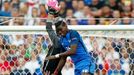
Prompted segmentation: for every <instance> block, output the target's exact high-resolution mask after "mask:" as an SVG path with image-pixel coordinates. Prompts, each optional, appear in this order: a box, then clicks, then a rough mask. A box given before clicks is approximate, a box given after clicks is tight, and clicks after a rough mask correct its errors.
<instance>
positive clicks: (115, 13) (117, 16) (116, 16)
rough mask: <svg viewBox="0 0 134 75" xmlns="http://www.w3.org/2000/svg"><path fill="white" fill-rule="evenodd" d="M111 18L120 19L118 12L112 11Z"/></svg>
mask: <svg viewBox="0 0 134 75" xmlns="http://www.w3.org/2000/svg"><path fill="white" fill-rule="evenodd" d="M112 16H113V18H121V14H120V11H119V10H114V11H113V14H112Z"/></svg>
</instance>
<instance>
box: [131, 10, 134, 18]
mask: <svg viewBox="0 0 134 75" xmlns="http://www.w3.org/2000/svg"><path fill="white" fill-rule="evenodd" d="M131 17H132V18H134V10H132V12H131Z"/></svg>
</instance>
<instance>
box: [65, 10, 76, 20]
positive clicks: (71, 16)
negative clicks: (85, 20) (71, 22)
mask: <svg viewBox="0 0 134 75" xmlns="http://www.w3.org/2000/svg"><path fill="white" fill-rule="evenodd" d="M73 17H74V16H73V10H72V9H67V13H66V18H73Z"/></svg>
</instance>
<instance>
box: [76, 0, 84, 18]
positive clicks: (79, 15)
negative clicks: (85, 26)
mask: <svg viewBox="0 0 134 75" xmlns="http://www.w3.org/2000/svg"><path fill="white" fill-rule="evenodd" d="M84 6H85V4H84V1H82V0H81V1H78V10H77V11H76V12H75V13H74V17H76V18H84V13H83V9H84Z"/></svg>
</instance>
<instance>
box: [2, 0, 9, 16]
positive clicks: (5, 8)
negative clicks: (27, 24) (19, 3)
mask: <svg viewBox="0 0 134 75" xmlns="http://www.w3.org/2000/svg"><path fill="white" fill-rule="evenodd" d="M0 16H7V17H10V16H11V10H10V2H8V1H4V4H3V10H0Z"/></svg>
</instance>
